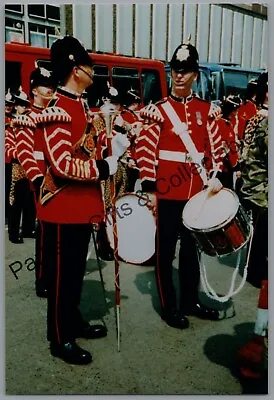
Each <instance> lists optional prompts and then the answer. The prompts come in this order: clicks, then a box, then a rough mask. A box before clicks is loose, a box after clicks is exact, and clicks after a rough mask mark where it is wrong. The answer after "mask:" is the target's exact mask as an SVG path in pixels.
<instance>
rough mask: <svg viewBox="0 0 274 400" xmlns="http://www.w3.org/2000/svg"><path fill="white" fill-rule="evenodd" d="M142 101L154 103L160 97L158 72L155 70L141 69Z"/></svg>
mask: <svg viewBox="0 0 274 400" xmlns="http://www.w3.org/2000/svg"><path fill="white" fill-rule="evenodd" d="M142 92H143V103H144V104H145V105H147V104H149V103H150V102H152V103H155V102H156V101H158V100H161V98H162V92H161V83H160V76H159V72H158V71H156V70H150V69H143V70H142Z"/></svg>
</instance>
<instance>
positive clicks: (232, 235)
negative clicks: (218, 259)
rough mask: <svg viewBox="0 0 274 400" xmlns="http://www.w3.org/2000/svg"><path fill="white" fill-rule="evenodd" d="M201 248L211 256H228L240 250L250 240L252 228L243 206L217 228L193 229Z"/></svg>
mask: <svg viewBox="0 0 274 400" xmlns="http://www.w3.org/2000/svg"><path fill="white" fill-rule="evenodd" d="M192 234H193V236H194V237H195V239H196V240H197V242H198V246H199V247H200V250H202V251H203V252H204V253H206V254H207V255H209V256H227V255H229V254H231V253H233V252H235V251H238V250H240V249H241V248H242V247H243V246H245V244H246V243H247V242H248V240H249V238H250V234H251V229H250V225H249V222H248V220H247V216H246V215H245V213H244V210H243V208H242V206H239V208H238V211H237V213H236V215H235V217H234V218H233V219H232V220H231V221H229V222H228V223H227V224H225V225H223V226H222V227H221V228H216V229H215V230H209V231H206V230H201V231H198V230H192Z"/></svg>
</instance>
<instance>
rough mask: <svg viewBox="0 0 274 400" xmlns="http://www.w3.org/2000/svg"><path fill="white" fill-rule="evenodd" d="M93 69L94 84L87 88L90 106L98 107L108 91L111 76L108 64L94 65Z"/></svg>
mask: <svg viewBox="0 0 274 400" xmlns="http://www.w3.org/2000/svg"><path fill="white" fill-rule="evenodd" d="M93 70H94V78H93V84H92V85H91V86H90V87H89V88H87V96H88V104H89V107H90V108H98V107H101V105H102V104H103V103H102V98H103V97H105V96H106V95H107V93H108V87H107V82H110V76H109V70H108V67H107V66H106V65H94V67H93Z"/></svg>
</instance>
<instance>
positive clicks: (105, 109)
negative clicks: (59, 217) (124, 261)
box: [100, 99, 121, 351]
mask: <svg viewBox="0 0 274 400" xmlns="http://www.w3.org/2000/svg"><path fill="white" fill-rule="evenodd" d="M100 111H101V114H102V116H103V118H104V120H105V125H106V135H107V148H108V156H112V145H111V139H112V126H113V120H114V117H115V115H116V113H117V110H116V108H115V107H114V105H113V104H111V102H110V100H109V99H105V100H104V104H103V105H102V106H101V107H100ZM109 179H110V193H111V206H112V207H111V214H112V222H113V242H114V246H113V247H114V248H113V252H114V273H115V280H114V283H115V305H116V329H117V346H118V351H120V340H121V332H120V300H121V296H120V275H119V268H120V267H119V259H118V234H117V221H116V208H115V182H114V175H112V176H110V178H109Z"/></svg>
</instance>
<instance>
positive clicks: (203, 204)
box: [194, 168, 218, 221]
mask: <svg viewBox="0 0 274 400" xmlns="http://www.w3.org/2000/svg"><path fill="white" fill-rule="evenodd" d="M217 172H218V170H217V169H216V168H215V169H214V172H213V175H212V177H211V179H213V178H216V175H217ZM210 193H211V192H210V190H209V187H207V188H206V189H205V198H204V201H203V202H202V205H201V208H200V210H199V212H198V213H197V215H196V218H194V220H195V221H197V219H198V218H200V216H201V213H202V211H203V210H204V207H205V202H206V200H208V197H209V194H210Z"/></svg>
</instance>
